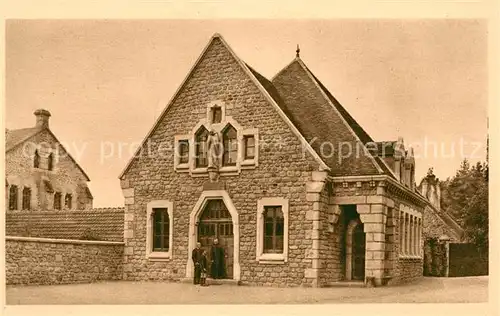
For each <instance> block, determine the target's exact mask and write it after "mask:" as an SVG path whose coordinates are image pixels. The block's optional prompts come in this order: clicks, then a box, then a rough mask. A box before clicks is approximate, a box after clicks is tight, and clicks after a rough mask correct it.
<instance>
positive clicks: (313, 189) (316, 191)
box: [304, 171, 328, 287]
mask: <svg viewBox="0 0 500 316" xmlns="http://www.w3.org/2000/svg"><path fill="white" fill-rule="evenodd" d="M327 175H328V173H327V172H326V171H313V172H312V177H311V181H309V182H308V183H306V199H307V201H308V202H310V203H312V209H310V210H309V211H307V213H306V220H310V221H312V230H311V232H310V238H311V240H312V246H311V248H310V249H307V250H306V258H307V259H311V268H307V269H306V270H305V271H304V276H305V278H306V279H312V281H311V284H312V286H313V287H319V286H320V283H319V270H320V266H321V262H320V255H319V249H320V225H321V222H320V209H321V207H320V200H321V192H322V191H323V188H324V187H325V183H326V177H327Z"/></svg>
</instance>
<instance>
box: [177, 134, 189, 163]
mask: <svg viewBox="0 0 500 316" xmlns="http://www.w3.org/2000/svg"><path fill="white" fill-rule="evenodd" d="M188 162H189V141H188V140H186V139H185V140H180V141H179V164H185V163H188Z"/></svg>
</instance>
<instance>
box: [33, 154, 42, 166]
mask: <svg viewBox="0 0 500 316" xmlns="http://www.w3.org/2000/svg"><path fill="white" fill-rule="evenodd" d="M33 167H35V168H40V154H38V150H35V157H34V158H33Z"/></svg>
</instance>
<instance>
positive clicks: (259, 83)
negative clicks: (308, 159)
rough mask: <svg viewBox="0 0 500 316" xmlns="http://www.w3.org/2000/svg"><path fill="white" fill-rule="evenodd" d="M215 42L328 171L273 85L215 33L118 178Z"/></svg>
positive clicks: (121, 176)
mask: <svg viewBox="0 0 500 316" xmlns="http://www.w3.org/2000/svg"><path fill="white" fill-rule="evenodd" d="M215 41H220V42H221V43H222V44H223V45H224V47H225V48H226V49H227V51H228V52H229V53H230V54H231V56H232V57H233V58H234V59H235V61H236V62H237V63H238V64H239V66H240V67H241V69H242V70H243V71H244V72H245V73H246V74H247V75H248V77H249V78H250V80H252V82H253V83H254V84H255V86H256V87H257V88H258V89H259V90H260V91H261V93H262V94H263V96H264V97H265V98H267V100H268V101H269V103H270V104H271V105H272V106H273V107H274V108H275V110H276V111H277V112H278V114H279V115H280V117H281V118H282V119H283V120H284V121H285V123H287V124H288V126H289V127H290V129H291V131H292V132H293V133H294V134H295V135H296V136H297V137H298V138H299V140H300V141H301V142H302V144H303V146H304V147H305V149H306V150H307V151H308V152H309V153H310V154H311V155H312V156H313V158H314V159H315V160H316V161H317V162H318V163H319V165H320V169H324V170H329V169H330V168H329V166H328V165H327V164H326V163H325V162H324V161H323V160H322V159H321V158H320V156H319V155H318V154H317V152H316V151H315V150H314V149H313V148H312V147H311V146H310V145H309V143H308V142H307V141H306V140H305V138H304V136H303V134H302V133H301V132H300V131H299V130H298V129H297V127H296V125H295V124H294V123H293V121H292V120H291V119H290V116H289V115H288V114H287V113H285V112H284V109H286V107H284V106H283V104H282V102H283V100H281V98H280V95H279V93H278V92H277V90H276V89H275V87H274V86H273V84H272V83H271V82H270V81H269V80H267V79H266V78H264V77H263V76H262V75H260V74H259V73H258V72H256V71H255V70H253V69H251V68H250V67H249V66H248V65H247V64H245V63H244V62H243V61H242V60H241V59H240V58H239V57H238V56H237V55H236V54H235V53H234V51H233V50H232V49H231V47H230V46H229V45H228V44H227V42H226V41H225V40H224V38H223V37H222V36H221V35H220V34H218V33H216V34H214V35H213V36H212V38H211V39H210V41H209V42H208V44H207V46H206V47H205V48H204V49H203V51H202V53H201V54H200V56H199V57H198V59H197V60H196V62H195V63H194V65H193V67H192V68H191V70H190V71H189V73H188V75H187V76H186V77H185V79H184V81H183V82H182V83H181V85H180V86H179V87H178V89H177V91H176V92H175V93H174V95H173V97H172V99H171V100H170V101H169V103H168V105H167V106H166V107H165V108H164V109H163V112H162V113H161V114H160V116H159V117H158V119H157V120H156V122H155V124H154V125H153V127H152V128H151V129H150V130H149V132H148V134H147V135H146V137H145V138H144V139H143V142H142V144H141V146H139V147H138V149H137V151H136V152H135V154H134V155H133V156H132V158H131V159H130V160H129V162H128V163H127V165H126V166H125V168H124V169H123V171H122V172H121V173H120V175H119V178H120V179H122V178H123V176H124V175H125V174H126V173H127V171H128V169H129V168H130V167H131V165H132V163H133V161H134V160H135V159H136V157H138V156H139V155H138V153H139V152H140V150H141V148H142V147H143V146H144V144H145V143H146V141H147V140H148V139H149V137H151V135H152V134H153V133H154V131H155V130H156V128H157V126H158V125H159V124H160V122H161V121H162V120H163V119H164V117H165V115H166V113H167V111H168V108H169V107H170V106H171V104H172V103H173V102H174V100H175V99H176V98H177V96H178V95H179V93H180V92H181V91H182V88H183V87H184V86H185V85H186V83H187V81H188V80H189V78H190V77H191V74H192V73H193V72H194V70H195V68H196V67H197V65H198V64H199V63H200V62H201V61H202V60H203V58H204V56H205V53H206V52H207V50H208V48H209V47H210V46H211V45H212V44H213V43H214V42H215Z"/></svg>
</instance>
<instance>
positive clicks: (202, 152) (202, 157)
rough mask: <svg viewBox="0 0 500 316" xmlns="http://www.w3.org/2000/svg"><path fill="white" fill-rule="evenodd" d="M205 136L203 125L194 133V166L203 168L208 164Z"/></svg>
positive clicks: (206, 135) (206, 133) (206, 134)
mask: <svg viewBox="0 0 500 316" xmlns="http://www.w3.org/2000/svg"><path fill="white" fill-rule="evenodd" d="M207 138H208V131H207V129H206V128H205V127H201V128H200V129H199V130H198V132H197V133H196V144H195V145H196V146H195V147H196V157H195V158H196V168H203V167H207V166H208V156H207V150H208V148H207Z"/></svg>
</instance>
